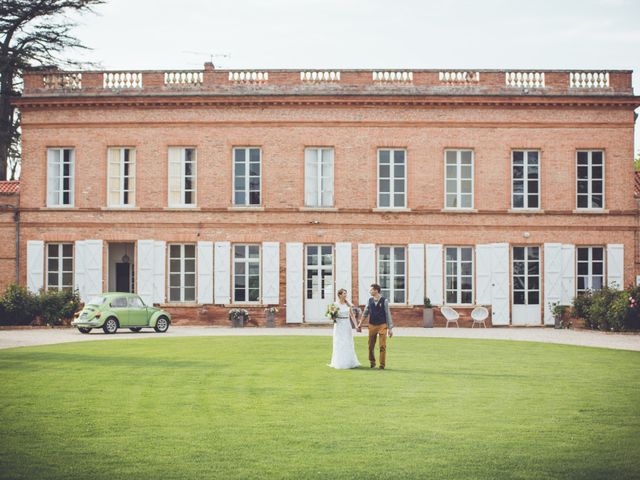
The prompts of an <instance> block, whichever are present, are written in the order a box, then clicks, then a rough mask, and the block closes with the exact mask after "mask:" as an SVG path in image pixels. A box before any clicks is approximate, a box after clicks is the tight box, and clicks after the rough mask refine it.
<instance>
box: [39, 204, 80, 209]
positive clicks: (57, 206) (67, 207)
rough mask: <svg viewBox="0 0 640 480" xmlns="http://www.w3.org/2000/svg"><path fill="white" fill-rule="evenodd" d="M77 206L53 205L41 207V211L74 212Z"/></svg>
mask: <svg viewBox="0 0 640 480" xmlns="http://www.w3.org/2000/svg"><path fill="white" fill-rule="evenodd" d="M74 208H76V207H75V205H53V206H51V207H49V206H47V207H41V208H40V210H73V209H74Z"/></svg>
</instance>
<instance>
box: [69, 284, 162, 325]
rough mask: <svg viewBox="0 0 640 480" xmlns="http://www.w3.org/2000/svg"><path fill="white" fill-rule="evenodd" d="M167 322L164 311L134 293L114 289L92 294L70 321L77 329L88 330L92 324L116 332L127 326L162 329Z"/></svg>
mask: <svg viewBox="0 0 640 480" xmlns="http://www.w3.org/2000/svg"><path fill="white" fill-rule="evenodd" d="M170 324H171V315H169V313H168V312H165V311H164V310H162V309H160V308H156V307H148V306H147V305H145V304H144V302H143V301H142V299H141V298H140V297H139V296H138V295H136V294H135V293H118V292H115V293H103V294H101V295H98V296H96V297H93V298H92V299H91V300H89V301H88V302H87V303H86V305H85V306H84V308H83V309H82V310H81V311H80V312H79V313H76V316H75V319H74V320H73V322H71V325H72V326H74V327H76V328H77V329H78V330H80V332H81V333H89V332H90V331H91V330H92V329H93V328H102V330H104V333H116V331H117V330H118V328H128V329H129V330H131V331H132V332H139V331H140V330H142V329H143V328H153V329H154V330H155V331H156V332H159V333H164V332H166V331H167V330H168V329H169V325H170Z"/></svg>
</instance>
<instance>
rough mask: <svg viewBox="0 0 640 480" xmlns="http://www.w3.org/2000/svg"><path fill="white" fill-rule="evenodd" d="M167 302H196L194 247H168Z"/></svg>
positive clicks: (188, 244) (176, 245) (181, 244)
mask: <svg viewBox="0 0 640 480" xmlns="http://www.w3.org/2000/svg"><path fill="white" fill-rule="evenodd" d="M169 301H170V302H195V301H196V246H195V245H194V244H192V243H186V244H185V243H177V244H171V245H169Z"/></svg>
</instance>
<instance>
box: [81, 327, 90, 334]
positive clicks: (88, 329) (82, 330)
mask: <svg viewBox="0 0 640 480" xmlns="http://www.w3.org/2000/svg"><path fill="white" fill-rule="evenodd" d="M78 331H79V332H80V333H89V332H90V331H91V329H90V328H84V327H78Z"/></svg>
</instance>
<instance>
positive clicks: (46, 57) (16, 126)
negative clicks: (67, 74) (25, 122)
mask: <svg viewBox="0 0 640 480" xmlns="http://www.w3.org/2000/svg"><path fill="white" fill-rule="evenodd" d="M102 3H104V0H0V97H1V98H0V180H6V179H7V166H9V165H10V166H11V170H12V176H14V175H15V172H16V169H17V165H18V159H19V157H20V115H19V112H17V111H16V109H15V107H14V106H13V105H11V100H12V99H13V98H15V97H18V96H20V91H21V88H22V72H23V71H24V70H27V69H29V68H37V67H54V66H59V65H74V64H75V63H74V62H72V61H70V60H66V59H64V58H63V56H62V55H63V53H64V52H65V51H67V50H69V49H73V48H81V49H85V48H86V47H85V46H84V45H82V44H81V43H80V41H79V40H78V39H77V38H75V37H74V36H72V35H71V33H70V32H71V29H72V28H73V27H75V26H76V24H75V23H74V22H72V21H70V20H69V19H67V18H65V17H63V15H66V14H69V13H72V12H79V13H84V12H90V11H92V7H94V6H96V5H99V4H102Z"/></svg>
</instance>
